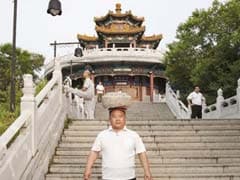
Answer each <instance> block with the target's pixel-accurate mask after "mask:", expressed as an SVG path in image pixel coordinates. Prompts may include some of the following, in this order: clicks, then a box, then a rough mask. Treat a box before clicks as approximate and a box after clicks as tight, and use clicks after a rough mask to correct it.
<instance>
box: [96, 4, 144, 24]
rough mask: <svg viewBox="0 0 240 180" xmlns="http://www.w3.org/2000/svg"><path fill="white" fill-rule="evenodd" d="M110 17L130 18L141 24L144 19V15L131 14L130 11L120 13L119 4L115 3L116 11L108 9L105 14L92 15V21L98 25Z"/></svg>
mask: <svg viewBox="0 0 240 180" xmlns="http://www.w3.org/2000/svg"><path fill="white" fill-rule="evenodd" d="M110 17H112V18H115V19H119V18H127V17H128V18H130V19H132V20H133V21H135V22H136V23H137V24H139V25H141V24H142V23H143V21H144V17H137V16H134V15H133V14H132V12H131V11H126V12H125V13H122V9H121V4H119V3H118V4H116V12H114V11H109V12H108V13H107V14H106V15H105V16H101V17H94V21H95V23H96V24H97V25H100V24H101V22H104V21H107V20H108V19H110Z"/></svg>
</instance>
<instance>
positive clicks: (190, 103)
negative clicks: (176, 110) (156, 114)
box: [187, 93, 192, 106]
mask: <svg viewBox="0 0 240 180" xmlns="http://www.w3.org/2000/svg"><path fill="white" fill-rule="evenodd" d="M187 102H188V105H189V106H191V105H192V93H191V94H189V96H188V97H187Z"/></svg>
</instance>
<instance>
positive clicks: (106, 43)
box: [105, 40, 108, 48]
mask: <svg viewBox="0 0 240 180" xmlns="http://www.w3.org/2000/svg"><path fill="white" fill-rule="evenodd" d="M107 47H108V41H107V40H105V48H107Z"/></svg>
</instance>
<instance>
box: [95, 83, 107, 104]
mask: <svg viewBox="0 0 240 180" xmlns="http://www.w3.org/2000/svg"><path fill="white" fill-rule="evenodd" d="M96 90H97V100H98V102H99V103H101V102H102V96H103V94H104V91H105V88H104V86H103V84H102V82H101V81H100V82H99V83H98V85H97V87H96Z"/></svg>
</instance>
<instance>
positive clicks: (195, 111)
mask: <svg viewBox="0 0 240 180" xmlns="http://www.w3.org/2000/svg"><path fill="white" fill-rule="evenodd" d="M191 118H192V119H195V118H198V119H202V106H199V105H192V115H191Z"/></svg>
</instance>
